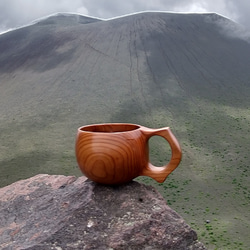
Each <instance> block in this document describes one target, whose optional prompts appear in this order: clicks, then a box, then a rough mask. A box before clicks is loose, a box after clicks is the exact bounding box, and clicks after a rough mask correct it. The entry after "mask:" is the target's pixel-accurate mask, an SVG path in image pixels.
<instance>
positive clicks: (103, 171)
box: [75, 123, 182, 184]
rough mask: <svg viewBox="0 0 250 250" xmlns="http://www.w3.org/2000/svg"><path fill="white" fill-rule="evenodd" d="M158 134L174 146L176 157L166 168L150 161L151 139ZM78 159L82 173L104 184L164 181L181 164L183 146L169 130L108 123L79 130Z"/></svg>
mask: <svg viewBox="0 0 250 250" xmlns="http://www.w3.org/2000/svg"><path fill="white" fill-rule="evenodd" d="M154 135H157V136H161V137H163V138H165V139H166V140H167V141H168V143H169V144H170V147H171V150H172V157H171V160H170V162H169V163H168V164H167V165H165V166H163V167H156V166H154V165H152V164H151V163H150V161H149V146H148V141H149V139H150V137H152V136H154ZM75 152H76V159H77V162H78V165H79V168H80V169H81V171H82V173H83V174H84V175H85V176H86V177H88V178H89V179H91V180H93V181H95V182H98V183H103V184H122V183H126V182H129V181H131V180H132V179H134V178H136V177H138V176H149V177H151V178H153V179H155V180H156V181H157V182H160V183H162V182H164V181H165V179H166V178H167V176H168V175H169V174H170V173H171V172H172V171H173V170H174V169H175V168H176V167H177V166H178V165H179V163H180V161H181V155H182V153H181V148H180V145H179V143H178V141H177V139H176V138H175V136H174V135H173V133H172V132H171V130H170V128H169V127H165V128H160V129H150V128H146V127H143V126H140V125H136V124H128V123H105V124H93V125H87V126H83V127H80V128H78V132H77V136H76V145H75Z"/></svg>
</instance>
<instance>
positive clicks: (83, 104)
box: [0, 13, 250, 249]
mask: <svg viewBox="0 0 250 250" xmlns="http://www.w3.org/2000/svg"><path fill="white" fill-rule="evenodd" d="M239 32H240V29H239V27H238V26H237V25H236V24H235V23H233V22H231V21H230V20H228V19H225V18H223V17H221V16H219V15H216V14H204V15H201V14H174V13H141V14H136V15H131V16H126V17H122V18H117V19H113V20H109V21H101V20H98V19H91V18H87V17H81V16H75V15H65V14H62V15H57V16H51V17H49V18H48V19H43V20H40V21H39V22H38V23H36V24H34V25H31V26H27V27H24V28H21V29H18V30H14V31H12V32H8V33H6V34H3V35H1V36H0V186H4V185H6V184H8V183H10V182H13V181H15V180H17V179H22V178H25V177H29V176H33V175H34V174H36V173H50V174H52V173H57V174H58V173H62V174H70V175H72V174H79V172H78V170H77V167H76V163H75V156H74V140H75V134H76V130H77V128H78V127H79V126H82V125H84V124H88V123H99V122H133V123H139V124H143V125H145V126H149V127H162V126H170V127H171V128H172V130H173V132H174V133H175V134H176V136H177V138H178V139H179V141H180V143H181V145H182V148H183V160H182V163H181V165H180V166H179V168H178V169H177V170H176V171H175V172H174V173H173V174H172V175H171V176H170V179H169V180H168V181H167V182H166V184H164V185H166V186H165V188H164V189H162V190H163V191H162V192H163V193H165V192H166V197H167V199H168V200H169V201H170V202H172V204H174V202H176V204H177V201H178V205H176V206H180V207H179V208H178V207H176V209H177V211H180V210H181V211H182V212H184V210H182V209H184V208H187V207H189V208H190V210H189V209H188V211H185V214H186V215H187V216H190V219H191V221H195V223H196V225H197V228H199V229H197V230H201V231H202V230H203V228H204V224H203V222H204V220H205V219H209V220H211V221H213V218H214V217H216V218H214V219H216V220H217V222H216V223H217V224H218V225H222V226H221V227H219V226H218V227H217V229H216V226H215V225H214V224H213V225H214V226H213V229H214V230H217V231H214V236H213V237H224V235H225V232H228V234H229V235H228V236H227V237H226V236H225V237H226V239H233V240H234V241H235V239H236V238H237V239H239V243H237V242H236V243H237V244H239V245H237V244H236V243H235V242H234V249H236V248H240V247H242V246H241V245H240V244H241V243H240V241H243V242H244V244H245V243H246V245H249V244H250V242H249V237H248V236H249V235H248V234H247V232H248V231H249V230H248V229H249V226H250V225H249V223H248V222H249V221H250V220H249V218H248V216H249V209H247V204H248V205H249V188H250V187H249V183H250V182H249V152H248V151H249V141H250V130H249V127H250V110H249V107H250V70H249V69H250V44H249V42H247V41H246V40H243V39H242V38H241V37H244V35H242V34H240V33H239ZM158 145H159V144H158ZM164 146H165V144H164ZM164 152H165V151H164V147H159V146H158V148H156V149H152V154H153V156H152V159H153V158H156V159H157V160H158V164H159V165H161V164H162V162H166V158H165V154H164ZM171 178H172V179H171ZM172 183H174V184H172ZM168 184H169V185H170V184H171V185H170V186H167V185H168ZM184 185H185V186H184ZM166 187H168V188H166ZM181 187H185V193H184V191H183V190H184V189H183V188H181ZM183 196H185V197H183ZM205 208H206V211H205V212H204V210H205ZM248 208H249V206H248ZM178 209H179V210H178ZM221 211H222V212H221ZM233 218H238V219H239V221H240V223H238V221H234V220H236V219H233ZM247 228H248V229H247ZM204 231H206V228H205V229H204ZM236 232H240V233H239V234H237V233H236ZM207 235H208V234H207ZM211 235H212V234H209V236H207V237H208V238H206V241H207V240H208V241H212V242H216V239H217V242H223V241H222V239H219V238H216V239H215V240H214V239H212V238H211V237H212V236H211ZM239 237H240V238H239ZM226 241H227V240H225V241H224V242H226ZM225 244H226V243H225ZM235 244H236V245H235ZM218 247H219V248H220V247H222V249H223V248H225V249H230V248H229V246H228V245H226V246H223V245H218ZM242 248H243V247H242Z"/></svg>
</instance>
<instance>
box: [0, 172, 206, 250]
mask: <svg viewBox="0 0 250 250" xmlns="http://www.w3.org/2000/svg"><path fill="white" fill-rule="evenodd" d="M0 249H36V250H39V249H57V250H61V249H126V250H127V249H175V250H176V249H205V247H204V246H203V244H202V243H200V242H198V241H197V234H196V232H195V231H194V230H192V229H191V228H190V226H188V225H187V224H186V223H185V221H184V220H183V219H182V218H181V217H180V216H179V215H178V214H177V213H176V212H175V211H173V210H172V209H171V208H170V207H169V206H167V204H166V202H165V200H164V199H163V197H162V196H161V195H160V194H159V193H158V192H157V191H156V190H155V189H154V188H152V187H150V186H146V185H143V184H140V183H138V182H134V181H133V182H130V183H128V184H126V185H122V186H113V187H111V186H104V185H99V184H96V183H93V182H91V181H89V180H87V179H86V178H85V177H80V178H76V177H73V176H67V177H66V176H61V175H45V174H40V175H36V176H34V177H32V178H30V179H27V180H21V181H18V182H16V183H13V184H11V185H9V186H6V187H4V188H1V189H0Z"/></svg>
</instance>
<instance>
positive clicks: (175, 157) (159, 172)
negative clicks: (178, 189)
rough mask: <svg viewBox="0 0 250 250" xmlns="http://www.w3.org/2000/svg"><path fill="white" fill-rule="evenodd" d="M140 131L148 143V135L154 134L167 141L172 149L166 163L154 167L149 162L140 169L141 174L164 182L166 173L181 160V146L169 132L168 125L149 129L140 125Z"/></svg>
mask: <svg viewBox="0 0 250 250" xmlns="http://www.w3.org/2000/svg"><path fill="white" fill-rule="evenodd" d="M141 130H142V133H143V134H144V135H145V136H146V143H147V144H148V140H149V139H150V137H152V136H154V135H158V136H161V137H163V138H164V139H166V140H167V141H168V143H169V144H170V147H171V150H172V156H171V160H170V161H169V163H168V164H166V165H165V166H163V167H156V166H154V165H152V164H151V163H150V162H148V163H147V165H146V166H145V167H144V169H143V170H142V173H141V175H144V176H149V177H151V178H153V179H154V180H156V181H157V182H160V183H162V182H164V181H165V180H166V178H167V177H168V175H169V174H170V173H171V172H173V171H174V170H175V169H176V168H177V166H178V165H179V163H180V161H181V156H182V152H181V147H180V145H179V142H178V141H177V139H176V138H175V136H174V134H173V133H172V132H171V130H170V128H169V127H165V128H160V129H150V128H146V127H141Z"/></svg>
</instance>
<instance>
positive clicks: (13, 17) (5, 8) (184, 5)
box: [0, 0, 250, 30]
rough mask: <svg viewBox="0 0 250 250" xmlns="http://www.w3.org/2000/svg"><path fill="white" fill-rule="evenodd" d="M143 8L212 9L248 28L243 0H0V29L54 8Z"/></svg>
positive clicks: (109, 11) (248, 5)
mask: <svg viewBox="0 0 250 250" xmlns="http://www.w3.org/2000/svg"><path fill="white" fill-rule="evenodd" d="M147 10H152V11H156V10H157V11H177V12H216V13H218V14H221V15H224V16H226V17H229V18H230V19H233V20H235V21H237V22H239V23H241V24H243V25H245V26H248V27H249V29H250V17H249V16H250V15H249V13H250V1H247V0H178V1H176V0H147V1H145V0H126V1H117V0H70V1H69V0H35V1H34V0H8V1H7V0H0V30H1V29H2V30H4V29H9V28H15V27H19V26H22V25H26V24H28V23H30V22H32V21H33V20H35V19H38V18H41V17H44V16H47V15H50V14H53V13H56V12H73V13H80V14H83V15H90V16H94V17H99V18H113V17H116V16H121V15H126V14H130V13H134V12H140V11H147Z"/></svg>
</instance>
